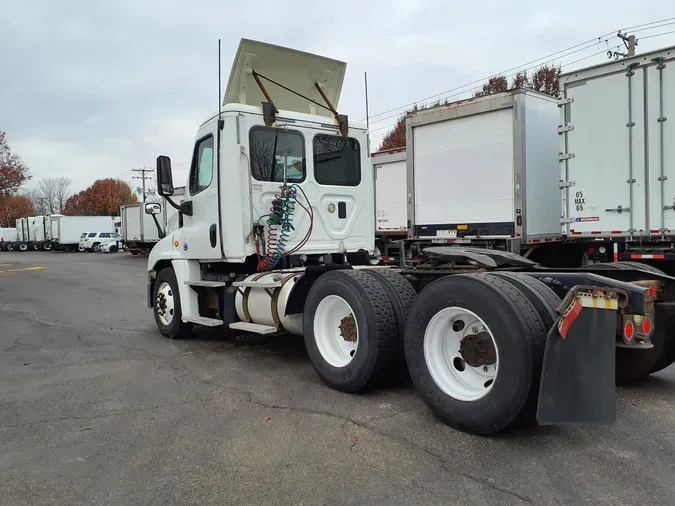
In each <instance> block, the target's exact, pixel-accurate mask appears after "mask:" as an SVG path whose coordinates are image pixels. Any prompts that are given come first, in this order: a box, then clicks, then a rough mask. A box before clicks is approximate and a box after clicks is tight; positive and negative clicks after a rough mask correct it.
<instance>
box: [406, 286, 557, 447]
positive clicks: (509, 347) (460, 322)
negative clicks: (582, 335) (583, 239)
mask: <svg viewBox="0 0 675 506" xmlns="http://www.w3.org/2000/svg"><path fill="white" fill-rule="evenodd" d="M552 295H553V297H555V294H553V292H552V291H550V289H549V288H548V287H546V286H545V285H544V284H543V283H541V282H540V281H538V280H535V279H532V278H528V277H527V276H525V275H514V276H509V277H504V276H501V275H496V274H473V275H466V274H459V275H452V276H446V277H444V278H440V279H438V280H436V281H434V282H433V283H431V284H429V285H428V286H427V287H426V288H425V289H424V290H422V292H420V294H419V296H418V297H417V300H416V302H415V304H414V305H413V307H412V310H411V312H410V316H409V318H408V323H407V327H406V334H405V355H406V360H407V364H408V369H409V371H410V376H411V378H412V380H413V382H414V383H415V385H416V387H417V389H418V391H419V393H420V395H421V397H422V398H423V400H424V401H425V402H426V404H427V405H428V406H429V407H430V408H431V410H432V411H433V412H434V413H435V414H436V415H437V416H438V417H439V418H440V419H441V420H443V421H444V422H445V423H446V424H448V425H450V426H451V427H454V428H456V429H459V430H462V431H464V432H469V433H473V434H489V433H494V432H499V431H501V430H504V429H506V428H509V427H512V426H515V425H520V424H530V423H532V422H533V421H534V417H535V413H536V404H537V396H538V392H539V382H540V375H541V366H542V362H543V355H544V348H545V343H546V334H547V331H548V328H547V326H546V325H547V323H545V322H548V321H551V320H552V318H553V316H554V313H552V311H553V303H554V301H555V300H554V298H553V297H552ZM533 301H534V302H533Z"/></svg>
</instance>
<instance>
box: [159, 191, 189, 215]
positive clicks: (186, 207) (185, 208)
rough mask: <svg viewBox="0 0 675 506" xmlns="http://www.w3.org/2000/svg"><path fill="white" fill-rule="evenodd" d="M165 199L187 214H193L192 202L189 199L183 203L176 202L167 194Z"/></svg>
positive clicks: (177, 209)
mask: <svg viewBox="0 0 675 506" xmlns="http://www.w3.org/2000/svg"><path fill="white" fill-rule="evenodd" d="M164 200H166V201H167V202H168V203H169V204H170V205H171V207H173V208H174V209H175V210H176V211H178V212H180V213H183V214H187V215H188V216H192V202H190V201H187V202H183V203H182V204H176V203H175V202H174V201H173V200H171V199H170V198H169V197H167V196H164Z"/></svg>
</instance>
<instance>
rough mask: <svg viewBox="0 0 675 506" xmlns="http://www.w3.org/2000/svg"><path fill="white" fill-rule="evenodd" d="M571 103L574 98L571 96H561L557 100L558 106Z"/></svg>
mask: <svg viewBox="0 0 675 506" xmlns="http://www.w3.org/2000/svg"><path fill="white" fill-rule="evenodd" d="M573 103H574V98H573V97H569V98H561V99H560V100H558V107H562V106H564V105H567V104H573Z"/></svg>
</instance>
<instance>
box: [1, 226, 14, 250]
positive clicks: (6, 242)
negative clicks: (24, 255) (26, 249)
mask: <svg viewBox="0 0 675 506" xmlns="http://www.w3.org/2000/svg"><path fill="white" fill-rule="evenodd" d="M15 242H16V228H7V227H0V251H6V250H8V249H10V248H11V251H14V243H15ZM10 245H11V246H10Z"/></svg>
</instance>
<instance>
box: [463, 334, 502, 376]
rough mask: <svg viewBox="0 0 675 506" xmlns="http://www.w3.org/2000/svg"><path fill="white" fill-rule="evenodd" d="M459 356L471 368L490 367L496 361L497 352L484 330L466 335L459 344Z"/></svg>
mask: <svg viewBox="0 0 675 506" xmlns="http://www.w3.org/2000/svg"><path fill="white" fill-rule="evenodd" d="M476 330H477V329H476ZM459 354H460V355H461V356H462V360H464V362H466V363H467V364H468V365H470V366H471V367H480V366H484V365H492V364H494V363H495V362H496V361H497V350H495V347H494V344H493V343H492V338H491V337H490V333H489V332H486V331H485V330H482V331H479V332H475V333H473V334H468V335H466V336H465V337H464V338H463V339H462V340H461V341H460V342H459Z"/></svg>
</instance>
